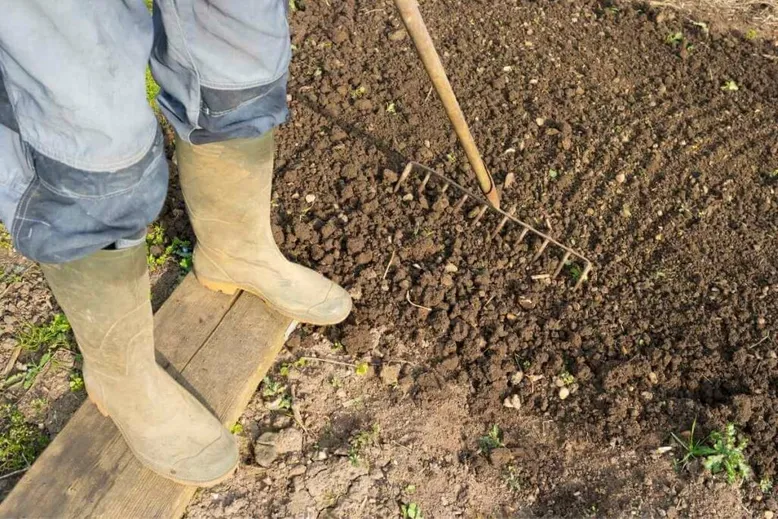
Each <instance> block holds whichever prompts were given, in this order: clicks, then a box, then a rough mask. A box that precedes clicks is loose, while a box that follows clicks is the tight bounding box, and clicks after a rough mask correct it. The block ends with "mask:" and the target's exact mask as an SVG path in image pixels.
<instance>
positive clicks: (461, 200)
mask: <svg viewBox="0 0 778 519" xmlns="http://www.w3.org/2000/svg"><path fill="white" fill-rule="evenodd" d="M465 200H467V195H462V198H460V199H459V202H457V205H455V206H454V212H457V211H459V210H460V209H462V206H463V205H465Z"/></svg>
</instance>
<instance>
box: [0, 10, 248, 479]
mask: <svg viewBox="0 0 778 519" xmlns="http://www.w3.org/2000/svg"><path fill="white" fill-rule="evenodd" d="M151 45H152V23H151V17H150V16H149V14H148V12H147V11H146V8H145V6H144V4H143V2H142V1H141V0H125V1H121V0H104V1H101V2H93V3H90V4H89V5H88V6H87V5H85V4H84V2H83V1H81V0H57V1H55V2H52V1H49V0H11V1H10V2H6V3H4V5H3V15H2V16H0V71H2V76H1V77H0V86H2V88H0V218H2V220H3V222H4V223H5V224H6V226H8V228H9V230H10V231H11V234H12V236H13V239H14V243H15V246H16V248H17V249H18V250H19V251H20V252H21V253H23V254H24V255H26V256H27V257H29V258H31V259H34V260H37V261H39V262H41V269H42V270H43V272H44V275H45V276H46V280H47V281H48V283H49V286H50V287H51V289H52V291H53V293H54V296H55V297H56V299H57V302H58V303H59V304H60V306H61V307H62V309H63V310H64V312H65V315H66V316H67V317H68V319H69V321H70V323H71V325H72V327H73V331H74V333H75V335H76V339H77V341H78V344H79V347H80V348H81V351H82V353H83V356H84V380H85V383H86V389H87V392H88V394H89V397H90V399H91V400H93V401H94V402H95V403H96V404H97V405H98V407H99V409H100V411H101V412H103V414H108V415H110V417H111V418H112V419H113V421H114V422H115V423H116V425H117V426H118V427H119V429H120V431H121V433H122V435H123V436H124V438H125V439H126V441H127V443H128V445H129V446H130V448H131V450H132V451H133V453H134V454H135V455H136V457H137V458H138V459H139V461H141V463H143V464H144V465H146V466H147V467H149V468H150V469H152V470H154V471H155V472H157V473H159V474H160V475H162V476H165V477H168V478H171V479H174V480H176V481H179V482H183V483H187V484H196V485H209V484H213V483H216V482H218V481H219V480H221V479H223V478H224V477H226V476H227V475H229V474H230V473H231V472H232V470H233V469H234V468H235V466H236V465H237V462H238V451H237V446H236V443H235V440H234V438H232V436H231V435H230V434H229V432H228V431H227V430H226V429H225V428H224V427H223V426H222V425H221V424H220V423H219V420H218V419H217V418H216V417H214V416H213V415H212V414H210V412H208V410H207V409H206V408H205V407H204V406H203V405H202V404H201V403H200V402H198V401H197V400H196V399H195V398H194V397H193V396H192V395H190V394H189V393H187V392H186V390H185V389H184V388H182V387H181V386H180V385H178V383H176V382H175V381H174V380H173V379H172V378H171V377H170V376H169V375H167V373H166V372H165V371H164V370H162V369H161V368H160V367H159V366H158V365H157V364H156V361H155V356H154V337H153V317H152V312H151V305H150V302H149V277H148V267H147V265H146V251H145V243H144V239H143V236H144V234H145V228H146V225H147V224H148V223H150V222H151V221H152V220H153V219H154V218H155V217H156V215H157V213H158V212H159V210H160V208H161V206H162V203H163V201H164V197H165V194H166V190H167V162H166V160H165V157H164V154H163V142H162V137H161V134H160V131H159V129H158V125H157V122H156V119H155V117H154V115H153V113H152V111H151V109H150V108H149V106H148V104H147V102H146V99H145V86H144V69H145V66H146V62H147V59H148V55H149V52H150V50H151ZM107 247H110V250H102V249H105V248H107Z"/></svg>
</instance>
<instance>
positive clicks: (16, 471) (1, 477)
mask: <svg viewBox="0 0 778 519" xmlns="http://www.w3.org/2000/svg"><path fill="white" fill-rule="evenodd" d="M28 470H30V466H27V467H24V468H23V469H19V470H14V471H13V472H9V473H8V474H5V475H4V476H0V481H1V480H3V479H8V478H10V477H13V476H16V475H18V474H23V473H24V472H27V471H28Z"/></svg>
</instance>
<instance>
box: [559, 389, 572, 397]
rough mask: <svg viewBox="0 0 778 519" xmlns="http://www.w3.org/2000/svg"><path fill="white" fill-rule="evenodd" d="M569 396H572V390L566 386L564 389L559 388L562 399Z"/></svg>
mask: <svg viewBox="0 0 778 519" xmlns="http://www.w3.org/2000/svg"><path fill="white" fill-rule="evenodd" d="M569 396H570V390H569V389H567V388H566V387H563V388H562V389H560V390H559V399H560V400H564V399H566V398H567V397H569Z"/></svg>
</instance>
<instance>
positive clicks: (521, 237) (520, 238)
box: [516, 227, 529, 245]
mask: <svg viewBox="0 0 778 519" xmlns="http://www.w3.org/2000/svg"><path fill="white" fill-rule="evenodd" d="M528 232H529V229H528V228H527V227H525V228H524V230H522V231H521V234H520V235H519V239H518V240H516V245H518V244H519V243H521V242H522V241H523V240H524V237H525V236H527V233H528Z"/></svg>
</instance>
